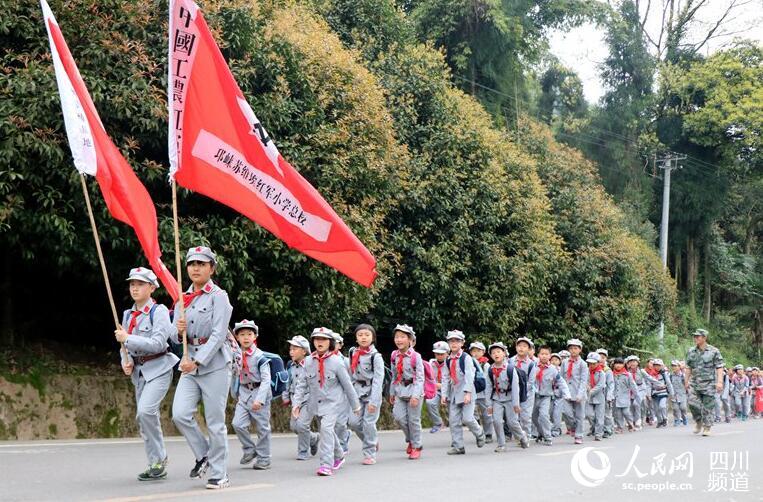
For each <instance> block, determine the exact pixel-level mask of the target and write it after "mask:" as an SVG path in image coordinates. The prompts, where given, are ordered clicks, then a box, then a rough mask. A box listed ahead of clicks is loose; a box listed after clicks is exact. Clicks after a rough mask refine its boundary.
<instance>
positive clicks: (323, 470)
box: [316, 465, 334, 476]
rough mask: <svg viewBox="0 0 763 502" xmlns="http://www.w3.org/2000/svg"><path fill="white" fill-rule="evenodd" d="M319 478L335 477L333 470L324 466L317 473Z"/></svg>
mask: <svg viewBox="0 0 763 502" xmlns="http://www.w3.org/2000/svg"><path fill="white" fill-rule="evenodd" d="M316 474H317V475H318V476H333V475H334V471H332V470H331V467H326V466H325V465H322V466H321V467H320V468H319V469H318V471H317V472H316Z"/></svg>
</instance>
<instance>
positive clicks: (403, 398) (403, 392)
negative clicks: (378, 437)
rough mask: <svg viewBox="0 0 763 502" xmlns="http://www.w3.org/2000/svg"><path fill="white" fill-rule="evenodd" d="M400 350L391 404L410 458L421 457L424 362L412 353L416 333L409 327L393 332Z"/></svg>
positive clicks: (394, 368) (395, 359) (393, 363)
mask: <svg viewBox="0 0 763 502" xmlns="http://www.w3.org/2000/svg"><path fill="white" fill-rule="evenodd" d="M393 333H394V342H395V346H396V347H397V350H395V351H394V352H392V358H391V360H390V364H391V369H392V382H391V383H390V389H389V402H390V404H392V414H393V415H394V417H395V422H396V423H397V425H398V426H399V427H400V428H401V429H402V430H403V434H405V441H406V443H407V447H406V450H405V452H406V453H407V454H408V458H409V459H411V460H416V459H418V458H420V457H421V449H422V448H423V444H422V441H421V406H422V404H423V401H424V364H425V363H424V362H423V361H422V359H421V356H420V355H419V353H418V352H416V351H415V350H413V344H414V343H415V341H416V332H415V331H414V330H413V328H412V327H410V326H408V325H407V324H398V325H397V326H395V329H394V331H393Z"/></svg>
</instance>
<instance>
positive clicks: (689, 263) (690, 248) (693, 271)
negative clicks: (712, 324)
mask: <svg viewBox="0 0 763 502" xmlns="http://www.w3.org/2000/svg"><path fill="white" fill-rule="evenodd" d="M695 255H696V253H695V251H694V239H693V238H692V237H689V238H688V239H686V295H687V298H688V300H689V307H690V308H691V310H692V312H695V311H696V304H695V301H694V287H695V285H696V283H697V258H696V256H695Z"/></svg>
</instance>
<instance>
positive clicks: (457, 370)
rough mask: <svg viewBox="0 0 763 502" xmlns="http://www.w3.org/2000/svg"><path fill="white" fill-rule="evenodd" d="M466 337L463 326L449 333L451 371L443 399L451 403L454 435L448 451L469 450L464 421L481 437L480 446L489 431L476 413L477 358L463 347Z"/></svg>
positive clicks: (483, 443)
mask: <svg viewBox="0 0 763 502" xmlns="http://www.w3.org/2000/svg"><path fill="white" fill-rule="evenodd" d="M465 339H466V337H465V336H464V334H463V333H462V332H461V331H460V330H453V331H448V336H447V337H446V340H447V341H448V345H449V346H450V357H448V371H446V372H445V374H444V375H443V384H442V403H443V404H447V405H448V422H449V423H450V436H451V439H452V440H453V441H452V447H451V449H450V450H448V455H463V454H465V453H466V449H465V448H464V430H463V426H464V425H465V426H466V427H468V428H469V430H470V431H471V432H472V434H474V437H475V438H476V439H477V448H482V447H483V446H485V433H484V431H483V430H482V427H480V424H479V422H478V421H477V419H476V418H475V417H474V404H475V403H474V397H475V395H476V391H475V388H474V376H475V364H476V362H475V361H474V360H473V359H472V357H471V356H470V355H468V354H466V353H464V351H463V350H462V349H463V346H464V340H465ZM462 367H463V369H462Z"/></svg>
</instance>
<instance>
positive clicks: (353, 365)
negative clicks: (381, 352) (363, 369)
mask: <svg viewBox="0 0 763 502" xmlns="http://www.w3.org/2000/svg"><path fill="white" fill-rule="evenodd" d="M370 352H371V348H370V346H369V347H368V348H365V349H364V348H361V347H358V348H357V349H355V351H354V352H353V353H352V361H351V362H350V371H352V372H353V373H355V369H356V368H357V367H358V364H359V363H360V356H363V355H366V354H368V353H370Z"/></svg>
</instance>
